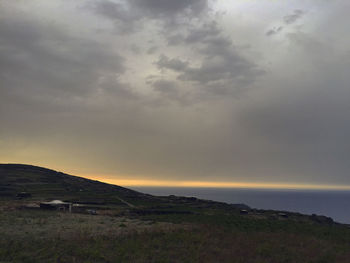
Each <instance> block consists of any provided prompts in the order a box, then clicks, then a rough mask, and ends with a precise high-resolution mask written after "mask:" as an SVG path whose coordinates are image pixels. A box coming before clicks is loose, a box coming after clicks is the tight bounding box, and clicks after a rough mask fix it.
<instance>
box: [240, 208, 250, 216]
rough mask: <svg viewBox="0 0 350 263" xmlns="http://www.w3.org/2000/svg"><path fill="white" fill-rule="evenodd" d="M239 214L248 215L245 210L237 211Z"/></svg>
mask: <svg viewBox="0 0 350 263" xmlns="http://www.w3.org/2000/svg"><path fill="white" fill-rule="evenodd" d="M239 213H240V214H241V215H247V214H248V210H246V209H241V210H239Z"/></svg>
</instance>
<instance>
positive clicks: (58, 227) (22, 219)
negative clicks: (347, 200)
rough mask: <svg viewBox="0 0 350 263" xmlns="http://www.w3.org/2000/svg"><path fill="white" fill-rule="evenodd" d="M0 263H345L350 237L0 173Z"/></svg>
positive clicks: (281, 220)
mask: <svg viewBox="0 0 350 263" xmlns="http://www.w3.org/2000/svg"><path fill="white" fill-rule="evenodd" d="M56 199H59V200H63V201H65V202H69V203H73V204H74V206H73V207H72V213H69V212H68V211H67V210H66V211H57V210H51V211H49V210H42V209H40V207H39V204H40V203H41V202H44V201H49V200H56ZM0 262H234V263H236V262H237V263H239V262H248V263H249V262H256V263H264V262H266V263H274V262H276V263H281V262H295V263H303V262H308V263H313V262H315V263H316V262H318V263H321V262H324V263H328V262H344V263H348V262H350V228H348V226H347V225H342V224H337V223H335V222H333V220H332V219H330V218H327V217H324V216H317V215H312V216H307V215H302V214H297V213H288V212H281V211H265V210H256V209H250V208H249V207H247V206H245V205H239V204H236V205H230V204H225V203H219V202H213V201H207V200H199V199H196V198H188V197H187V198H186V197H177V196H167V197H156V196H151V195H146V194H142V193H139V192H136V191H132V190H129V189H126V188H123V187H119V186H113V185H109V184H104V183H101V182H96V181H91V180H87V179H84V178H79V177H74V176H70V175H67V174H63V173H59V172H56V171H52V170H49V169H44V168H39V167H35V166H27V165H13V164H11V165H0Z"/></svg>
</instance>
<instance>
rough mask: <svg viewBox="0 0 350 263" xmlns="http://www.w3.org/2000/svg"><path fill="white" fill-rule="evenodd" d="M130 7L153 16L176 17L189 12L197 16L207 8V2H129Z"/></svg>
mask: <svg viewBox="0 0 350 263" xmlns="http://www.w3.org/2000/svg"><path fill="white" fill-rule="evenodd" d="M130 3H131V5H132V6H134V7H136V8H138V9H143V10H148V11H149V12H150V14H152V15H153V16H159V15H162V16H164V15H177V14H183V13H184V12H189V13H191V14H198V13H200V12H202V11H203V10H205V9H206V8H207V6H208V2H207V0H177V1H173V0H131V1H130Z"/></svg>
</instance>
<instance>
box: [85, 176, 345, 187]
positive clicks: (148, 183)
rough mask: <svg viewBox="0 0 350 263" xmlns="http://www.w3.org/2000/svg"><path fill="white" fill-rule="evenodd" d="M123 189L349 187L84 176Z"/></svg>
mask: <svg viewBox="0 0 350 263" xmlns="http://www.w3.org/2000/svg"><path fill="white" fill-rule="evenodd" d="M86 178H88V179H91V180H97V181H101V182H105V183H109V184H115V185H119V186H123V187H183V188H190V187H193V188H248V189H281V190H289V189H290V190H293V189H295V190H350V185H325V184H300V183H262V182H213V181H159V180H145V179H144V180H141V179H136V180H135V179H132V180H126V179H115V178H108V177H98V176H86Z"/></svg>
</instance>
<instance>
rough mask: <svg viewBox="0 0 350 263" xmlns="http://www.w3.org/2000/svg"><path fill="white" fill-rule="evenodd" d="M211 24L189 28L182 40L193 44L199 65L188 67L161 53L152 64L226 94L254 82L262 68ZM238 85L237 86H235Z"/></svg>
mask: <svg viewBox="0 0 350 263" xmlns="http://www.w3.org/2000/svg"><path fill="white" fill-rule="evenodd" d="M220 33H221V32H220V31H219V30H218V29H217V27H216V25H215V24H211V25H207V24H206V25H204V26H203V28H201V29H196V30H190V31H189V34H188V36H187V37H186V38H184V39H183V41H184V42H185V43H186V44H195V47H196V50H197V52H198V53H199V54H200V57H202V61H201V63H200V65H199V66H196V67H195V66H192V65H190V64H189V62H187V61H183V60H181V59H179V58H173V59H170V58H168V57H167V56H165V55H162V56H161V57H160V58H159V60H158V61H157V62H155V64H156V65H157V66H158V67H159V68H160V69H171V70H174V71H176V72H178V73H179V75H178V79H179V80H182V81H192V82H195V83H199V84H202V85H207V87H206V90H207V91H211V92H214V93H215V92H218V93H221V92H220V91H219V90H221V91H223V90H225V91H226V93H229V92H230V91H233V90H235V89H237V88H236V87H237V86H240V87H244V86H246V85H249V84H250V83H252V82H254V81H255V79H256V78H257V77H258V76H260V75H261V74H262V73H263V71H262V70H261V69H259V67H258V66H257V65H255V64H254V63H253V62H251V61H249V60H248V59H246V58H244V56H243V55H242V54H240V51H239V49H238V48H237V47H235V46H234V45H233V43H232V42H231V40H229V39H228V38H226V37H224V36H222V35H221V34H220ZM237 84H239V85H237Z"/></svg>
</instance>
